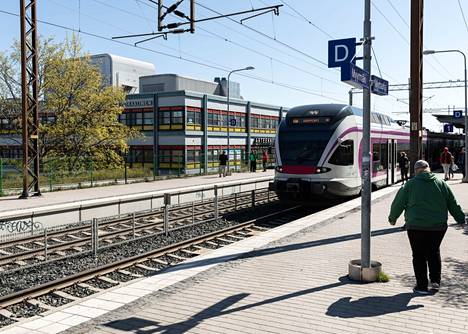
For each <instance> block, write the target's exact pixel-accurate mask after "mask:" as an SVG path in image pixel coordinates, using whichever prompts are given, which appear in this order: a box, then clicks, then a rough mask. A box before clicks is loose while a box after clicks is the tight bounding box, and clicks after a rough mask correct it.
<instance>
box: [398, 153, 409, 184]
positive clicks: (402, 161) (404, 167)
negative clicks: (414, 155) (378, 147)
mask: <svg viewBox="0 0 468 334" xmlns="http://www.w3.org/2000/svg"><path fill="white" fill-rule="evenodd" d="M398 166H399V167H400V172H401V182H402V184H405V181H408V169H409V159H408V157H407V156H406V153H405V152H401V153H400V157H399V158H398Z"/></svg>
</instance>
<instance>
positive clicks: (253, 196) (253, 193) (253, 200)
mask: <svg viewBox="0 0 468 334" xmlns="http://www.w3.org/2000/svg"><path fill="white" fill-rule="evenodd" d="M252 208H255V190H252Z"/></svg>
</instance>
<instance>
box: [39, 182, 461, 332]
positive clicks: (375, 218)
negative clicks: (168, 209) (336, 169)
mask: <svg viewBox="0 0 468 334" xmlns="http://www.w3.org/2000/svg"><path fill="white" fill-rule="evenodd" d="M451 186H452V189H453V190H454V192H455V194H456V197H457V199H458V200H459V202H460V203H461V205H462V207H463V208H464V209H465V211H467V210H468V185H467V184H460V183H459V181H458V182H453V183H451ZM393 197H394V193H392V194H391V195H389V196H385V197H383V198H381V199H379V200H378V201H376V202H374V203H373V205H372V226H373V237H372V259H373V260H378V261H381V262H382V263H383V270H384V271H385V272H386V273H387V274H389V275H390V277H391V279H390V282H388V283H372V284H357V283H353V282H350V281H349V280H348V279H347V278H346V274H347V264H348V261H349V260H351V259H357V258H359V257H360V239H359V231H360V211H358V210H354V211H351V212H349V213H346V214H340V215H338V216H337V217H335V218H333V219H329V220H327V221H326V222H325V223H321V224H318V225H314V226H311V227H308V228H306V229H304V230H301V231H300V232H297V233H295V234H293V235H291V236H288V237H285V238H282V239H280V240H278V241H275V242H273V243H269V244H267V245H266V246H264V247H262V248H260V249H257V250H255V251H253V252H251V253H248V254H246V255H245V256H244V257H242V258H240V259H234V260H232V259H231V260H227V261H224V263H222V264H219V265H217V266H214V267H212V268H211V269H209V270H206V271H204V272H202V273H201V274H198V275H196V276H194V277H192V278H189V279H185V280H184V281H182V282H180V283H176V284H173V285H170V286H168V287H166V288H164V289H162V290H159V291H157V292H155V293H152V294H150V295H146V296H144V297H142V298H139V299H137V300H135V301H133V302H131V303H129V304H127V305H125V306H123V307H120V308H117V309H114V311H111V312H109V313H106V314H104V315H102V316H99V317H97V318H95V319H93V320H90V321H87V322H83V323H81V324H80V325H78V326H75V327H72V328H70V329H68V330H67V331H65V332H64V333H99V334H104V333H114V334H115V333H138V334H150V333H164V334H169V333H199V334H202V333H370V332H380V333H468V231H464V230H462V229H460V228H459V227H455V226H450V227H449V230H448V232H447V234H446V237H445V239H444V241H443V244H442V250H441V251H442V258H443V263H444V265H443V273H442V288H441V291H440V292H439V293H438V294H436V295H430V296H417V295H415V294H414V293H412V286H413V285H414V279H413V274H412V266H411V253H410V246H409V243H408V241H407V237H406V233H405V232H404V231H402V230H401V229H400V228H399V226H401V225H402V223H403V220H402V218H400V220H399V222H398V223H397V227H392V226H390V225H388V223H387V220H386V217H387V215H388V210H389V206H390V203H391V200H392V199H393ZM336 210H338V209H336ZM449 223H450V224H453V220H452V219H451V220H450V222H449ZM232 246H235V245H232ZM227 248H229V247H226V249H227ZM234 248H235V247H234ZM221 250H222V249H220V250H219V251H221ZM189 270H191V269H189ZM179 274H181V273H179ZM155 277H157V276H155ZM147 280H148V281H141V283H140V284H139V285H137V287H139V288H140V289H151V288H152V287H151V285H152V284H151V278H149V279H147ZM145 282H146V283H145ZM122 289H127V290H128V291H129V292H128V295H129V296H130V295H132V294H135V293H136V294H138V293H137V292H130V291H134V290H135V289H132V288H121V290H120V291H121V292H120V293H121V294H123V295H125V296H126V297H128V296H127V295H126V294H127V293H125V290H122ZM155 290H156V289H155ZM135 291H136V290H135ZM110 294H112V292H111V293H110ZM141 295H144V294H143V293H142V294H141ZM109 299H110V300H112V298H109ZM123 302H124V301H122V303H123ZM90 303H91V304H90V306H93V304H92V303H93V302H90ZM111 306H112V305H111ZM91 310H92V308H91ZM96 310H97V309H96ZM52 316H53V315H52ZM70 316H71V315H68V317H70ZM85 316H87V315H85ZM49 317H50V316H49ZM74 317H76V316H74ZM49 319H50V318H49ZM71 320H73V319H70V324H73V321H71ZM75 321H76V323H79V322H82V321H84V319H76V320H75ZM57 325H58V324H57ZM48 329H49V328H46V327H44V328H41V331H42V332H45V333H46V332H47V330H48ZM50 329H52V328H50ZM57 329H58V330H59V329H60V326H59V327H58V328H57ZM58 330H56V332H58Z"/></svg>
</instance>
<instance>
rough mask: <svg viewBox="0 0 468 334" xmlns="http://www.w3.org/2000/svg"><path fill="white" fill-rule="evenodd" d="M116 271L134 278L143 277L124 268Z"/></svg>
mask: <svg viewBox="0 0 468 334" xmlns="http://www.w3.org/2000/svg"><path fill="white" fill-rule="evenodd" d="M117 272H118V273H120V274H122V275H127V276H130V277H135V278H139V277H143V275H139V274H135V273H132V272H130V271H128V270H125V269H119V270H117Z"/></svg>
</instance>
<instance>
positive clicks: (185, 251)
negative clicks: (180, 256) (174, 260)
mask: <svg viewBox="0 0 468 334" xmlns="http://www.w3.org/2000/svg"><path fill="white" fill-rule="evenodd" d="M180 251H181V252H182V253H186V254H188V255H199V253H198V252H193V251H190V250H188V249H181V250H180Z"/></svg>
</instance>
